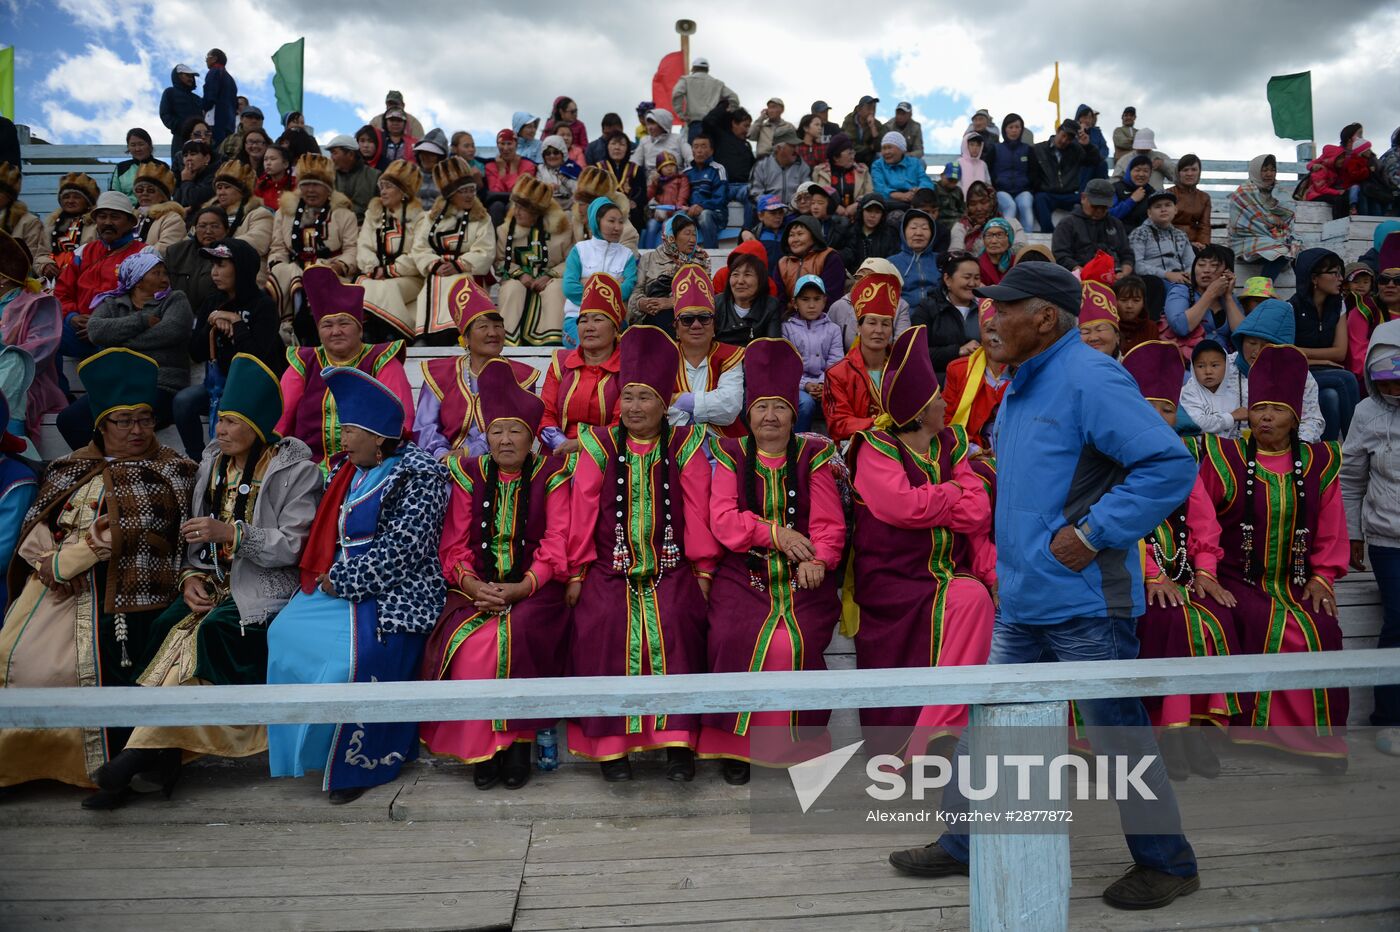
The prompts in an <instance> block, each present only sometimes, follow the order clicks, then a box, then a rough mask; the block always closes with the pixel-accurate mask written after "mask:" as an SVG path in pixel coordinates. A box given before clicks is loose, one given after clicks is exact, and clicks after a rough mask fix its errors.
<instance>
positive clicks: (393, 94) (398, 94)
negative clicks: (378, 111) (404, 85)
mask: <svg viewBox="0 0 1400 932" xmlns="http://www.w3.org/2000/svg"><path fill="white" fill-rule="evenodd" d="M391 100H392V101H395V102H396V103H403V91H390V92H389V93H387V94H385V95H384V101H385V102H386V103H387V102H389V101H391Z"/></svg>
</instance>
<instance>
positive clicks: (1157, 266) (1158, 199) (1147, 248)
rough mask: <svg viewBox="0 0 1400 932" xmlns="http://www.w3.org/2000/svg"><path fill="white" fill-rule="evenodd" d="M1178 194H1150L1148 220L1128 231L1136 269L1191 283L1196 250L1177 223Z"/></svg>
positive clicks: (1139, 273) (1170, 279)
mask: <svg viewBox="0 0 1400 932" xmlns="http://www.w3.org/2000/svg"><path fill="white" fill-rule="evenodd" d="M1175 220H1176V195H1175V194H1172V193H1171V192H1170V191H1157V192H1155V193H1153V194H1151V195H1150V196H1149V197H1148V198H1147V222H1146V223H1144V224H1142V225H1141V226H1139V227H1138V228H1137V229H1135V230H1133V231H1132V232H1131V233H1129V234H1128V245H1129V246H1131V247H1132V248H1133V258H1134V262H1133V271H1134V272H1136V273H1137V274H1138V275H1156V276H1157V277H1159V278H1164V279H1166V280H1167V281H1169V282H1174V283H1176V284H1178V285H1189V284H1191V277H1190V275H1188V274H1187V273H1188V272H1189V271H1190V269H1191V264H1192V263H1193V262H1195V261H1196V250H1195V249H1194V248H1192V246H1191V241H1190V240H1189V239H1187V238H1186V234H1185V233H1183V232H1182V231H1181V230H1180V229H1179V228H1178V227H1176V226H1174V225H1173V221H1175Z"/></svg>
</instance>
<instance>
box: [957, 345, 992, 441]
mask: <svg viewBox="0 0 1400 932" xmlns="http://www.w3.org/2000/svg"><path fill="white" fill-rule="evenodd" d="M986 376H987V351H986V350H984V349H982V347H980V346H979V347H977V349H975V350H973V351H972V355H971V356H969V357H968V358H967V384H965V385H964V386H963V390H962V397H961V398H959V399H958V406H957V408H956V409H955V410H954V411H953V421H952V423H954V424H958V425H960V426H962V427H966V426H967V419H968V417H969V416H970V415H971V414H972V402H973V401H974V400H975V399H976V398H977V393H978V392H979V391H981V389H982V381H983V379H985V378H986Z"/></svg>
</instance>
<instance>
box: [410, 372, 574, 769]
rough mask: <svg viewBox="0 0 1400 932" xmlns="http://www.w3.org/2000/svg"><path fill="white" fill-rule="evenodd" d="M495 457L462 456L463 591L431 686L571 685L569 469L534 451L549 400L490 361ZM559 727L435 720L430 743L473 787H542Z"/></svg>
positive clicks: (458, 587) (457, 533) (426, 732)
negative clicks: (548, 681)
mask: <svg viewBox="0 0 1400 932" xmlns="http://www.w3.org/2000/svg"><path fill="white" fill-rule="evenodd" d="M476 382H477V385H478V386H479V388H480V391H481V394H480V396H479V397H480V402H479V404H480V407H481V419H482V422H483V423H484V424H485V427H486V441H487V444H488V445H489V447H490V453H489V454H488V455H486V456H474V457H453V458H451V459H449V460H448V463H447V466H448V471H449V472H450V473H451V475H452V500H451V503H450V504H449V505H448V509H447V524H446V527H445V528H444V529H443V535H442V546H441V548H440V550H439V554H440V556H441V558H442V572H443V575H444V576H446V577H447V581H448V584H449V585H450V586H451V589H450V590H449V591H448V593H447V607H446V608H445V609H444V610H443V613H442V616H441V617H440V618H439V619H438V623H437V628H436V629H434V631H433V634H432V636H431V637H430V638H429V639H428V648H427V651H426V653H425V654H424V657H423V672H422V678H423V679H425V680H439V679H452V680H489V679H527V678H529V677H537V676H562V675H564V666H565V654H566V651H567V649H568V637H569V609H568V606H566V605H565V604H564V585H565V582H566V581H567V579H568V577H569V571H568V556H567V547H568V533H569V469H570V467H571V465H572V461H570V460H567V459H566V458H564V457H560V456H538V455H536V454H534V453H532V452H531V448H532V446H533V445H534V442H535V433H536V432H537V431H538V430H539V427H540V418H541V417H542V416H543V415H544V402H543V401H541V400H540V399H539V397H538V396H537V395H535V394H534V393H533V392H531V391H530V390H529V389H527V388H522V387H521V386H520V384H519V382H518V379H517V376H516V373H515V371H514V369H513V368H512V367H511V365H510V363H509V362H507V361H506V360H503V359H492V360H489V361H488V362H487V363H486V364H485V365H484V366H482V367H481V372H480V373H479V374H478V375H477V376H476ZM553 724H554V722H553V721H548V722H545V721H533V720H530V721H520V720H510V721H505V720H500V719H498V720H495V721H469V722H463V721H456V722H424V723H423V726H422V739H423V744H424V745H425V746H426V747H427V748H428V750H430V751H432V752H433V753H434V754H447V755H450V756H452V757H455V758H457V759H458V760H461V761H464V762H466V763H469V764H475V765H476V767H475V773H474V774H473V782H474V783H475V784H476V787H477V789H482V790H484V789H489V788H490V787H492V786H495V785H496V783H497V782H498V781H501V780H504V782H505V786H506V789H511V790H517V789H519V788H520V787H522V786H524V785H525V783H526V781H527V780H529V778H530V745H531V742H532V741H533V740H534V737H535V730H536V728H546V727H550V726H552V725H553Z"/></svg>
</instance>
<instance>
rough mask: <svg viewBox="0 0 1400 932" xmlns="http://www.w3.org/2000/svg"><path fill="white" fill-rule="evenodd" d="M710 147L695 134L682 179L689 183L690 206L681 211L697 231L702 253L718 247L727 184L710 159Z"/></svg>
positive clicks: (719, 167) (712, 150)
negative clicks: (688, 164) (687, 165)
mask: <svg viewBox="0 0 1400 932" xmlns="http://www.w3.org/2000/svg"><path fill="white" fill-rule="evenodd" d="M714 153H715V148H714V144H713V143H712V142H711V141H710V137H709V136H706V135H705V134H704V133H698V134H696V136H695V137H694V138H693V139H691V140H690V154H691V160H690V167H689V168H687V169H686V170H685V177H686V178H687V179H688V180H689V181H690V206H689V207H687V208H686V209H685V211H686V213H687V214H688V215H689V216H690V219H691V220H694V221H695V225H696V226H697V227H699V228H700V244H701V245H702V246H704V247H705V248H706V249H715V248H716V247H718V246H719V231H720V229H721V228H722V227H723V226H724V225H725V220H727V219H728V217H727V214H728V209H729V184H728V179H727V178H726V177H725V174H724V166H723V165H721V164H719V163H718V162H716V161H715V160H714V158H713V156H714Z"/></svg>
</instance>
